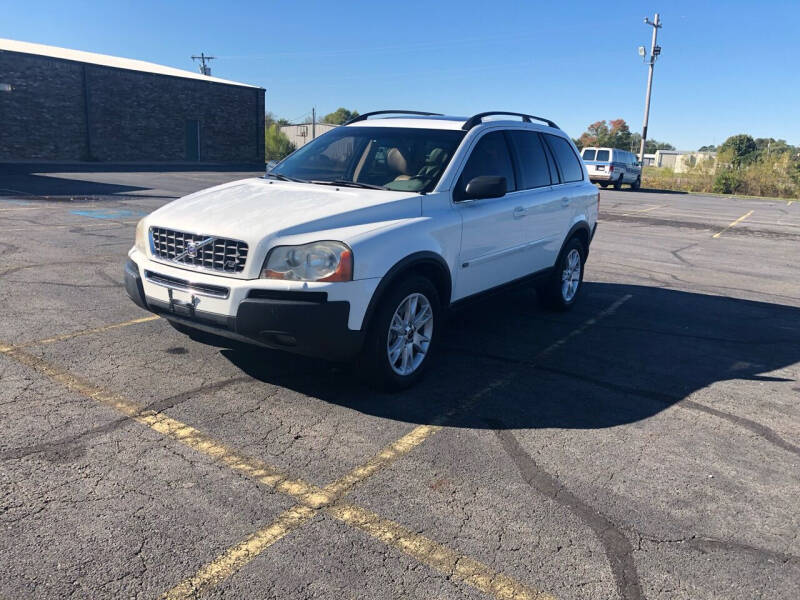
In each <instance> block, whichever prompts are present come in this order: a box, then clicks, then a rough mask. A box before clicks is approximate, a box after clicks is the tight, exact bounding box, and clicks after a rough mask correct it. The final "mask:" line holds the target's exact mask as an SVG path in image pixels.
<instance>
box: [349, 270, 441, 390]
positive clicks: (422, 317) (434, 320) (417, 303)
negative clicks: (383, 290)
mask: <svg viewBox="0 0 800 600" xmlns="http://www.w3.org/2000/svg"><path fill="white" fill-rule="evenodd" d="M440 311H441V308H440V301H439V294H438V293H437V291H436V288H435V287H434V285H433V284H432V283H431V282H430V280H428V279H426V278H425V277H421V276H418V275H414V276H411V277H408V278H406V279H403V280H401V281H400V282H399V283H397V284H395V285H393V286H392V288H391V289H390V290H389V291H388V292H387V294H386V295H385V296H384V297H383V299H382V300H381V304H380V305H379V307H378V311H377V313H376V314H375V317H374V319H373V321H372V323H371V324H370V328H369V330H368V333H367V339H366V341H365V344H364V350H363V351H362V363H363V364H365V365H366V366H367V371H368V372H367V375H368V376H369V378H370V379H371V380H372V382H373V383H374V384H376V385H377V386H378V387H381V388H384V389H387V390H400V389H405V388H408V387H410V386H412V385H414V384H415V383H416V382H417V381H418V380H419V379H420V378H421V377H422V375H423V373H424V372H425V370H426V369H427V367H428V364H429V363H430V359H431V354H432V353H433V351H434V349H435V347H436V343H437V340H438V338H439V334H440V332H441V328H442V327H441V325H442V323H441V319H440Z"/></svg>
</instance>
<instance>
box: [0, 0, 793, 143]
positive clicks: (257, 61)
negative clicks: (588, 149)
mask: <svg viewBox="0 0 800 600" xmlns="http://www.w3.org/2000/svg"><path fill="white" fill-rule="evenodd" d="M487 7H490V8H488V9H487ZM657 10H658V11H660V12H661V15H662V19H663V22H664V27H663V29H661V30H660V31H659V44H660V45H661V46H662V47H663V53H662V56H661V58H660V60H659V61H658V62H657V64H656V72H655V79H654V87H653V103H652V109H651V114H650V128H649V137H651V138H655V139H658V140H663V141H668V142H671V143H672V144H674V145H676V146H677V147H678V148H680V149H695V148H697V147H699V146H701V145H703V144H709V143H716V144H719V143H721V142H722V141H724V140H725V138H726V137H728V136H729V135H732V134H736V133H743V132H744V133H750V134H752V135H754V136H756V137H775V138H784V139H786V140H787V141H788V142H790V143H793V144H800V67H798V64H797V62H798V56H800V33H798V29H797V23H798V22H800V1H798V0H791V1H786V2H761V3H757V4H756V3H752V2H704V1H702V0H695V1H693V2H684V1H675V0H670V1H667V2H664V1H662V2H661V3H660V5H659V4H658V3H653V2H650V1H649V0H644V1H641V2H613V1H609V2H596V1H593V2H570V1H563V2H560V3H558V4H552V3H550V2H532V1H527V2H522V1H518V2H504V1H502V0H495V1H494V2H491V3H487V2H485V1H484V2H473V1H471V0H469V1H467V0H465V1H461V2H453V1H449V0H439V1H435V0H428V1H426V2H417V1H412V0H406V1H404V2H399V3H398V2H346V1H342V2H330V1H328V2H314V1H312V0H307V1H306V2H302V3H299V2H277V1H263V0H262V1H261V2H245V1H240V0H229V1H227V2H210V1H207V2H189V1H184V0H173V1H166V0H162V1H150V0H137V1H132V2H129V1H127V0H112V1H110V2H83V1H80V0H72V1H70V2H66V1H58V2H41V1H36V0H26V1H24V2H23V1H19V0H0V14H2V15H3V16H2V19H0V37H6V38H12V39H18V40H24V41H30V42H38V43H43V44H51V45H55V46H64V47H68V48H75V49H78V50H87V51H91V52H100V53H104V54H113V55H117V56H124V57H129V58H137V59H142V60H149V61H152V62H156V63H161V64H165V65H170V66H174V67H179V68H185V69H189V70H194V69H195V68H196V67H195V66H194V65H193V63H192V61H191V59H190V58H189V57H190V56H191V55H192V54H194V53H199V52H200V51H204V52H206V53H210V54H213V55H215V56H218V57H219V58H218V59H217V60H215V61H213V63H212V69H213V74H214V75H216V76H218V77H224V78H227V79H233V80H237V81H242V82H246V83H252V84H257V85H261V86H263V87H265V88H266V89H267V109H268V110H270V111H272V112H274V113H275V114H276V115H278V116H281V117H285V118H288V119H293V120H294V119H299V118H301V117H304V116H305V115H307V114H308V113H310V110H311V107H312V106H314V105H315V106H316V107H317V110H318V113H320V114H324V113H326V112H330V111H332V110H334V109H335V108H337V107H338V106H345V107H348V108H354V109H356V110H359V111H361V112H364V111H367V110H375V109H381V108H407V109H427V110H434V111H440V112H447V113H450V114H463V115H467V114H470V113H475V112H479V111H482V110H491V109H506V110H513V111H520V112H531V113H533V114H539V115H542V116H546V117H549V118H551V119H553V120H554V121H556V122H557V123H559V125H561V127H562V128H563V129H565V130H566V131H567V132H569V133H570V134H571V135H572V136H573V137H577V136H578V135H579V134H580V133H581V132H582V131H583V130H584V129H585V128H586V126H587V125H588V124H589V123H591V122H593V121H596V120H599V119H614V118H619V117H621V118H624V119H625V120H626V121H627V122H628V124H629V125H630V126H631V129H632V130H634V131H636V130H641V125H642V114H643V110H644V89H645V83H646V78H647V69H646V67H645V65H643V64H642V61H641V59H640V58H639V57H638V56H637V54H636V48H637V46H639V45H645V46H647V47H649V45H650V32H651V29H650V27H647V26H646V25H644V24H643V23H642V19H643V17H644V16H645V15H650V16H651V17H652V15H653V13H654V12H656V11H657Z"/></svg>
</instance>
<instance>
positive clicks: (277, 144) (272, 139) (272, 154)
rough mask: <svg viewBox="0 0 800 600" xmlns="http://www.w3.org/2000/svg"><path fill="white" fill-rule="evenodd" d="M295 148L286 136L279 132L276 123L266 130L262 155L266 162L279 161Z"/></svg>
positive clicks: (279, 129)
mask: <svg viewBox="0 0 800 600" xmlns="http://www.w3.org/2000/svg"><path fill="white" fill-rule="evenodd" d="M294 150H295V146H294V144H292V143H291V142H290V141H289V138H288V137H286V134H285V133H283V132H282V131H281V128H280V127H279V126H278V123H276V122H273V123H272V124H270V126H269V127H267V128H266V134H265V136H264V155H265V156H266V159H267V160H281V159H282V158H285V157H286V156H288V155H289V154H291V153H292V152H294Z"/></svg>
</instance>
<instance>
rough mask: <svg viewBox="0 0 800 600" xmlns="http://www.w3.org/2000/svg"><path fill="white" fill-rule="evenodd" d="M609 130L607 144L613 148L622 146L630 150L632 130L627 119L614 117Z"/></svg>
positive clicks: (621, 147) (623, 148)
mask: <svg viewBox="0 0 800 600" xmlns="http://www.w3.org/2000/svg"><path fill="white" fill-rule="evenodd" d="M608 124H609V126H610V127H609V130H608V143H607V144H606V145H607V146H609V147H611V148H620V149H622V150H630V148H631V130H630V128H629V127H628V124H627V123H626V122H625V119H614V120H613V121H609V123H608Z"/></svg>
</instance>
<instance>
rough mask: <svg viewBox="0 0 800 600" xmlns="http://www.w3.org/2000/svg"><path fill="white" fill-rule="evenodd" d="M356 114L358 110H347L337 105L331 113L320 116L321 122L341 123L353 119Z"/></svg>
mask: <svg viewBox="0 0 800 600" xmlns="http://www.w3.org/2000/svg"><path fill="white" fill-rule="evenodd" d="M357 116H358V111H356V110H347V109H346V108H344V107H339V108H337V109H336V110H335V111H333V112H332V113H328V114H327V115H325V116H324V117H322V120H321V121H320V122H321V123H330V124H332V125H342V124H344V123H347V121H349V120H350V119H354V118H355V117H357Z"/></svg>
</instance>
